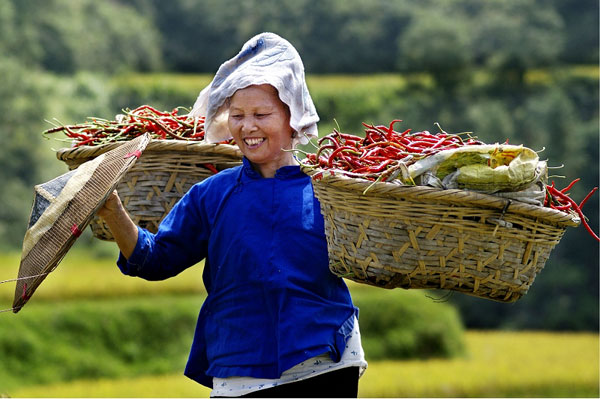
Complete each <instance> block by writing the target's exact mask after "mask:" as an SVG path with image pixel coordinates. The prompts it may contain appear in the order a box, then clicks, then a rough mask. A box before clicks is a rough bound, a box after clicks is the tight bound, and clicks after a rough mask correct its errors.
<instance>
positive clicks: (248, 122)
mask: <svg viewBox="0 0 600 399" xmlns="http://www.w3.org/2000/svg"><path fill="white" fill-rule="evenodd" d="M241 125H242V126H241V127H242V131H243V132H252V131H254V130H256V121H255V120H254V118H253V117H251V116H248V117H245V118H244V119H242V124H241Z"/></svg>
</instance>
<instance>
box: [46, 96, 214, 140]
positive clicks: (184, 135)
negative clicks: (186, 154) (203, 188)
mask: <svg viewBox="0 0 600 399" xmlns="http://www.w3.org/2000/svg"><path fill="white" fill-rule="evenodd" d="M123 112H124V114H123V115H120V116H117V118H116V119H117V120H112V121H111V120H105V119H101V118H88V119H89V121H88V122H86V123H79V124H76V125H61V126H55V127H53V128H51V129H48V130H46V131H44V132H43V134H51V133H57V132H63V133H64V134H65V136H66V137H67V138H69V139H71V141H72V144H73V146H74V147H79V146H83V145H88V146H90V145H100V144H105V143H112V142H117V141H126V140H131V139H133V138H135V137H137V136H139V135H141V134H144V133H150V137H151V138H152V139H155V140H165V139H167V138H170V139H175V140H186V141H201V140H203V139H204V118H194V117H191V116H189V115H178V113H179V107H178V108H174V109H173V110H172V111H170V112H169V111H160V110H158V109H156V108H154V107H152V106H150V105H141V106H139V107H137V108H135V109H134V110H128V109H125V110H123Z"/></svg>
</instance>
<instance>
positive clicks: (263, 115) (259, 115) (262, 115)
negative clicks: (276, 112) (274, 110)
mask: <svg viewBox="0 0 600 399" xmlns="http://www.w3.org/2000/svg"><path fill="white" fill-rule="evenodd" d="M266 116H269V114H268V113H264V114H256V117H257V118H264V117H266Z"/></svg>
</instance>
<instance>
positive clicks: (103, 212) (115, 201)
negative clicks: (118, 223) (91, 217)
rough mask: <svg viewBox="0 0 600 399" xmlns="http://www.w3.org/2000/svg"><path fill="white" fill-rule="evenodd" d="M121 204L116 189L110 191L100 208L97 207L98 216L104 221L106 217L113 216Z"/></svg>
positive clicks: (118, 210)
mask: <svg viewBox="0 0 600 399" xmlns="http://www.w3.org/2000/svg"><path fill="white" fill-rule="evenodd" d="M122 208H123V205H122V203H121V198H119V194H118V193H117V190H113V192H112V193H110V195H109V196H108V198H107V199H106V202H104V205H102V207H101V208H100V209H98V212H97V215H98V216H100V217H101V218H102V219H103V220H104V221H106V220H107V219H111V218H113V219H114V218H115V217H117V215H118V214H119V212H121V210H122Z"/></svg>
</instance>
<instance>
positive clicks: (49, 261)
mask: <svg viewBox="0 0 600 399" xmlns="http://www.w3.org/2000/svg"><path fill="white" fill-rule="evenodd" d="M149 141H150V137H149V136H148V134H145V135H143V136H140V137H137V138H135V139H134V140H131V141H127V142H125V143H124V144H122V145H120V146H119V147H117V148H115V149H113V150H111V151H109V152H106V153H104V154H101V155H99V156H98V157H96V158H94V159H92V160H90V161H88V162H85V163H83V164H81V165H80V166H79V167H78V168H77V169H74V170H72V171H70V172H68V173H65V174H64V175H61V176H58V177H56V178H54V179H53V180H50V181H49V182H46V183H43V184H40V185H37V186H35V188H34V189H35V198H34V201H33V207H32V210H31V216H30V217H29V225H28V229H27V232H26V233H25V238H24V239H23V251H22V254H21V265H20V267H19V275H18V279H17V285H16V288H15V298H14V301H13V312H14V313H17V312H18V311H19V310H20V309H21V308H22V307H23V306H25V303H27V301H28V300H29V298H31V296H32V295H33V292H34V291H35V290H36V288H37V287H38V286H39V285H40V284H41V282H42V281H43V280H44V279H45V278H46V276H47V275H48V274H49V273H50V272H52V271H53V270H54V269H55V268H56V266H58V264H59V263H60V261H61V260H62V258H63V257H64V256H65V254H66V253H67V251H68V250H69V249H70V248H71V246H72V245H73V243H74V242H75V240H76V239H77V237H79V235H80V234H81V232H82V231H83V230H84V229H85V228H86V227H87V225H88V224H89V223H90V221H91V219H92V217H93V216H94V214H95V212H96V211H97V210H98V209H99V208H100V207H101V206H102V205H104V202H105V201H106V199H107V198H108V196H109V195H110V194H111V193H112V191H113V190H114V189H115V188H116V186H117V184H118V183H119V181H120V180H121V179H122V178H123V176H124V175H125V173H127V171H128V170H129V169H130V168H131V167H132V166H133V165H134V163H135V161H136V160H137V159H138V158H139V157H140V155H141V153H142V151H144V149H145V148H146V145H147V144H148V142H149Z"/></svg>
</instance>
